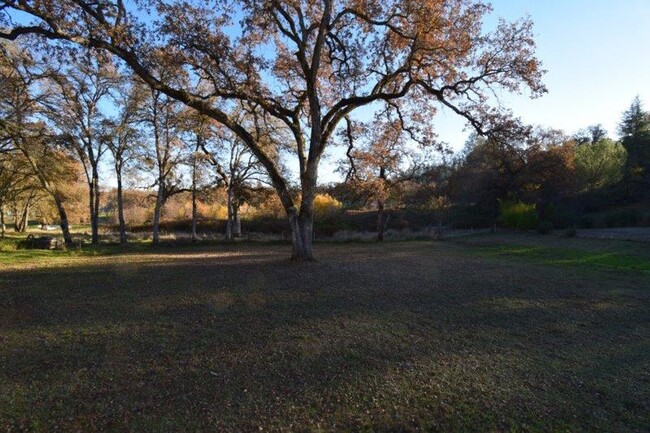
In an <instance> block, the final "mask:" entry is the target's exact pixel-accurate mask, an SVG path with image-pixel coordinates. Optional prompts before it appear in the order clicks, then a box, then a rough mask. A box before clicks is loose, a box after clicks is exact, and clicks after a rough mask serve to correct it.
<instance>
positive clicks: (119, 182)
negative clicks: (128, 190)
mask: <svg viewBox="0 0 650 433" xmlns="http://www.w3.org/2000/svg"><path fill="white" fill-rule="evenodd" d="M117 219H118V222H119V225H120V244H125V243H126V242H127V241H126V222H125V221H124V198H123V197H122V173H120V172H119V171H118V172H117Z"/></svg>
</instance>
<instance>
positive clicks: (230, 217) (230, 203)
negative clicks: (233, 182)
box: [226, 185, 233, 241]
mask: <svg viewBox="0 0 650 433" xmlns="http://www.w3.org/2000/svg"><path fill="white" fill-rule="evenodd" d="M232 196H233V191H232V187H231V186H230V185H228V198H227V203H226V205H227V207H228V220H227V221H226V239H228V240H229V241H230V240H232V225H233V224H232V223H233V212H232V206H233V199H232Z"/></svg>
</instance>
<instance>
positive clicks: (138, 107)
mask: <svg viewBox="0 0 650 433" xmlns="http://www.w3.org/2000/svg"><path fill="white" fill-rule="evenodd" d="M123 80H124V81H126V82H122V83H121V86H118V88H117V89H116V93H115V94H116V98H119V99H120V100H119V101H116V102H119V103H120V104H119V105H118V107H119V111H118V113H117V115H116V116H115V117H114V118H112V119H107V120H106V121H105V123H104V128H103V130H104V136H103V137H102V140H104V141H105V142H106V145H107V146H108V149H109V150H110V152H111V154H112V156H113V168H114V170H115V179H116V181H117V189H116V196H117V197H116V199H117V214H118V225H119V232H120V243H122V244H124V243H126V242H127V238H126V220H125V217H124V198H123V191H124V172H125V170H126V169H127V168H128V167H129V166H130V165H131V164H133V163H134V162H135V161H136V160H137V158H138V157H139V156H141V155H142V151H143V149H142V147H143V146H142V141H143V136H142V135H143V134H142V131H141V123H142V118H141V113H142V110H143V105H144V104H145V101H146V98H147V89H146V87H145V86H144V85H143V84H141V83H139V82H138V81H137V80H134V79H126V77H123Z"/></svg>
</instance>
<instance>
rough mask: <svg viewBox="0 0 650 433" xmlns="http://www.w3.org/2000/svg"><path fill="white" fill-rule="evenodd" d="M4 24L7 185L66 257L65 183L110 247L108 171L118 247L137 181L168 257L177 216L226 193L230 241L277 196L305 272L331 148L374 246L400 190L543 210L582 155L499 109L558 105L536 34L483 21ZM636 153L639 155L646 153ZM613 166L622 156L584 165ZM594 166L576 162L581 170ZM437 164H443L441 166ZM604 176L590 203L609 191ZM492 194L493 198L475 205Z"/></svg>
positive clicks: (441, 14) (363, 6) (225, 6)
mask: <svg viewBox="0 0 650 433" xmlns="http://www.w3.org/2000/svg"><path fill="white" fill-rule="evenodd" d="M0 9H1V10H2V14H1V15H0V39H3V40H5V41H6V42H4V43H3V45H2V50H3V57H2V62H3V64H2V80H3V82H5V84H4V85H3V86H2V89H3V90H2V91H3V95H2V104H3V105H2V123H1V124H0V127H1V128H2V154H3V158H4V159H5V160H7V161H9V162H8V163H7V164H14V165H16V166H17V167H18V166H20V167H23V168H20V169H19V168H11V169H8V170H3V173H4V172H7V173H17V172H22V173H31V175H30V176H28V177H29V178H30V179H31V180H30V182H32V183H33V184H35V185H38V186H39V188H40V190H41V191H45V192H46V194H47V195H48V196H49V197H50V198H51V200H52V201H53V202H54V203H55V207H56V209H57V212H58V214H59V220H60V222H61V228H62V230H63V232H64V237H65V239H66V242H71V237H70V233H69V230H68V226H69V224H68V221H67V219H68V218H67V211H66V205H68V204H69V199H68V197H67V196H66V191H65V189H66V187H69V186H70V183H71V181H70V180H68V181H66V180H65V179H66V176H68V177H69V178H70V179H71V178H72V177H74V176H75V174H79V173H81V174H82V178H83V179H84V181H85V183H86V190H87V193H86V198H87V201H88V205H87V207H88V213H89V215H90V218H89V220H90V223H91V231H92V241H93V242H98V221H99V220H98V218H99V213H100V197H101V194H102V189H101V187H100V185H99V167H100V164H101V162H102V161H104V162H106V161H107V160H108V159H109V157H110V159H111V160H112V163H113V166H114V167H113V168H114V176H115V178H116V179H117V193H116V194H117V208H118V215H119V216H118V220H119V226H120V238H121V240H122V241H126V232H125V220H124V216H123V209H122V201H123V200H122V192H121V191H122V190H123V188H124V185H123V180H125V179H126V180H128V179H130V178H131V177H132V176H135V174H134V173H136V172H137V173H138V174H137V175H138V176H142V177H143V178H144V179H148V180H149V182H150V185H149V186H151V187H153V189H154V190H155V207H154V211H153V218H152V225H153V239H154V242H157V241H158V239H159V233H158V226H159V222H160V217H161V210H162V209H163V207H164V205H165V203H166V202H167V201H168V200H169V199H170V197H173V196H175V195H177V194H181V193H183V194H188V193H189V194H190V195H191V197H192V202H193V209H196V201H197V196H198V195H200V194H199V192H200V191H201V190H202V189H203V188H204V187H205V186H206V184H210V185H212V186H213V187H217V186H222V187H223V188H225V189H226V190H227V197H228V201H229V204H228V215H229V218H228V221H229V227H230V229H229V230H230V232H232V230H233V229H234V227H236V223H235V220H236V219H237V216H238V215H237V214H238V205H237V203H240V202H241V200H240V198H241V197H243V196H244V195H245V194H246V190H250V189H256V188H257V189H263V188H264V185H265V184H268V185H270V186H271V187H272V188H273V190H274V191H275V193H276V194H277V197H278V199H279V202H280V203H281V206H282V208H283V209H284V212H285V215H286V219H287V222H288V224H289V226H290V228H291V238H292V245H293V253H292V257H293V258H294V259H296V260H310V259H312V258H313V252H312V239H313V235H314V233H313V227H314V214H315V208H314V203H315V199H316V197H317V195H318V194H319V191H321V190H322V187H321V186H319V183H318V179H319V168H320V167H321V165H322V164H321V161H322V159H323V158H324V156H325V155H326V151H327V150H328V149H330V148H332V146H337V145H338V146H343V147H344V148H345V149H347V152H346V157H347V158H346V160H345V161H344V163H342V166H341V171H342V173H344V175H345V178H346V181H347V182H346V185H356V187H357V188H358V189H361V190H365V191H367V192H368V193H369V194H371V195H372V202H373V203H374V205H373V206H376V208H377V210H378V216H377V225H378V232H379V237H381V233H382V230H381V227H383V226H384V225H385V224H384V222H383V221H384V209H385V208H386V205H387V204H390V201H391V194H392V192H391V191H394V190H396V189H399V188H403V187H404V186H405V185H413V184H418V183H419V184H425V188H424V190H427V189H428V190H430V191H432V194H433V195H432V196H429V197H428V198H427V197H422V200H424V202H426V203H428V204H429V205H431V206H433V207H434V208H436V209H440V213H441V215H442V214H444V212H445V209H448V208H450V207H451V206H452V205H457V204H459V203H460V204H476V203H480V202H481V200H489V201H490V203H491V204H493V202H494V200H492V199H493V198H496V199H498V200H504V198H503V197H507V198H508V199H513V200H514V199H518V197H519V196H521V197H527V196H526V194H528V193H529V192H530V191H532V190H533V189H534V188H533V185H537V188H538V189H540V188H541V187H540V185H544V184H545V183H547V184H548V188H547V187H546V186H545V187H544V188H541V189H543V191H545V192H543V193H540V194H542V195H543V194H547V195H549V196H551V195H553V194H554V193H553V192H552V191H553V190H552V188H556V189H557V190H556V193H557V194H561V193H562V194H563V193H565V192H566V191H567V188H568V187H566V186H560V185H551V183H552V182H551V180H555V179H560V178H562V177H561V176H560V175H559V174H557V173H555V174H553V173H552V172H551V171H549V170H552V169H557V167H558V166H560V165H561V163H559V162H558V161H562V160H563V158H564V159H566V158H565V155H564V154H565V153H571V152H568V151H565V150H566V149H565V147H567V146H564V145H562V146H558V145H557V140H558V139H559V137H558V136H557V135H558V134H556V133H554V132H553V131H540V130H536V129H535V128H531V127H530V126H528V125H524V124H523V123H522V122H521V121H520V120H519V119H518V118H517V117H514V116H513V115H512V114H511V113H510V112H509V111H508V110H507V108H505V107H502V106H501V105H500V104H498V103H497V100H496V99H495V98H494V97H493V95H495V94H497V95H498V94H500V93H507V92H523V91H527V92H528V93H529V95H530V96H531V97H538V96H541V95H543V94H544V93H545V91H546V89H545V87H544V85H543V83H542V76H543V73H544V70H543V68H542V66H541V63H540V62H539V60H538V59H537V58H536V57H535V41H534V39H533V36H532V35H533V31H532V22H531V21H530V20H529V19H522V20H517V21H514V22H507V21H504V20H501V21H499V22H498V24H496V25H494V26H492V27H491V28H487V26H486V25H485V24H484V22H485V17H486V16H488V14H489V13H490V12H491V8H490V6H489V5H487V4H484V3H481V2H477V1H473V0H444V1H437V0H431V1H421V0H420V1H415V0H413V1H411V0H406V1H405V0H400V1H397V0H395V1H378V0H370V1H364V2H358V1H334V0H322V1H275V0H268V1H267V0H264V1H254V2H248V1H247V2H243V1H242V2H239V1H235V2H221V1H212V2H210V1H208V2H204V1H196V2H195V1H190V2H181V1H162V0H146V1H144V0H142V1H140V0H133V1H129V2H125V1H123V0H108V1H101V2H95V1H84V0H75V1H72V0H56V1H55V0H40V1H15V0H2V1H0ZM441 107H444V108H445V109H446V110H450V111H451V112H453V113H455V114H456V115H458V116H460V117H462V118H463V119H465V121H466V122H467V124H468V126H469V127H470V128H471V129H472V130H474V131H475V133H476V137H477V138H476V139H474V140H473V142H472V143H471V145H470V146H468V149H467V152H466V153H465V154H464V155H463V157H461V158H456V159H453V161H451V162H449V161H447V159H446V156H445V148H444V145H443V144H441V143H438V142H437V141H436V138H435V130H434V128H433V124H432V121H431V119H433V118H434V115H435V113H436V112H437V111H438V110H440V109H441ZM638 114H639V113H637V115H638ZM630 115H633V114H632V113H631V114H630ZM643 116H646V117H647V114H643ZM643 116H642V117H643ZM641 123H643V122H641ZM626 134H630V137H628V138H625V137H626V136H627V135H626ZM635 134H636V135H635ZM623 135H624V139H623V143H624V144H623V145H624V146H628V145H627V144H625V143H626V141H625V140H628V142H629V141H630V140H639V138H638V134H637V133H636V132H634V131H627V132H624V133H623ZM632 137H634V138H632ZM641 140H643V139H641ZM565 141H566V140H565ZM574 141H575V142H577V141H576V140H574ZM597 141H598V142H600V141H602V140H597ZM599 146H600V147H602V148H603V149H604V152H610V151H611V152H613V153H614V154H617V152H618V151H617V150H616V149H610V148H611V146H610V145H608V144H593V145H591V147H589V148H588V149H592V150H595V149H599V148H600V147H599ZM608 146H609V147H608ZM580 148H584V149H587V147H584V146H582V145H579V146H578V147H576V151H575V152H573V154H575V155H578V154H582V153H584V154H585V155H582V156H580V157H579V158H577V160H576V161H582V162H585V161H587V160H588V159H589V156H588V155H587V153H589V152H587V151H586V150H580V152H578V151H577V149H580ZM634 149H636V147H635V148H634ZM634 149H632V148H630V149H627V148H626V168H625V170H624V173H623V180H622V182H623V183H624V185H625V186H626V194H627V196H628V197H630V198H633V197H636V196H637V195H638V194H639V192H638V190H639V189H640V188H641V185H642V183H643V182H644V181H645V177H646V175H645V171H644V164H645V162H644V161H645V160H644V158H645V156H644V154H643V152H641V153H638V154H637V153H634V152H636V150H634ZM596 153H598V154H600V153H601V152H600V153H599V152H596ZM433 154H435V155H438V156H440V155H442V158H443V160H444V162H445V163H444V164H432V163H431V161H432V160H433V159H432V155H433ZM619 154H620V152H619ZM16 155H20V157H17V156H16ZM619 156H620V155H619ZM567 164H568V163H567ZM580 164H581V163H580V162H578V166H580ZM551 166H552V167H553V168H551ZM578 166H576V167H574V168H575V170H578V171H579V170H583V169H584V170H588V168H587V167H586V166H585V167H583V168H578ZM204 167H211V171H210V170H204V169H203V168H204ZM487 168H489V169H487ZM591 168H594V167H591ZM204 171H205V172H210V173H212V174H211V175H209V176H208V177H207V178H206V179H203V178H202V175H201V173H203V172H204ZM215 173H216V174H215ZM527 176H528V178H527ZM584 176H586V177H588V176H587V175H586V174H585V175H584ZM594 176H595V177H594V179H592V180H590V181H589V182H591V185H590V186H589V187H588V189H591V190H593V189H594V188H597V189H598V188H601V187H603V186H602V185H599V184H598V182H602V179H599V178H598V176H599V174H594ZM18 177H20V176H18ZM16 179H17V178H14V180H12V181H10V182H15V181H16ZM294 179H296V181H295V182H294ZM427 179H428V180H429V181H430V182H429V183H428V184H427V182H428V181H427ZM529 181H531V182H529ZM21 182H22V181H21ZM608 182H610V181H609V180H608V181H607V182H606V183H608ZM472 184H475V185H476V187H471V186H468V185H472ZM479 187H480V188H479ZM582 187H583V188H587V187H586V186H584V185H583V186H582ZM345 188H346V186H344V187H342V188H339V189H345ZM481 188H483V189H485V188H488V190H489V191H488V193H487V194H484V195H481V196H480V197H476V196H475V197H472V193H474V194H475V195H476V194H477V193H478V191H480V190H481ZM576 188H577V187H576ZM19 189H20V188H17V187H14V186H12V187H11V188H7V190H8V191H9V190H11V191H12V193H11V194H14V193H15V191H18V190H19ZM420 189H422V188H420ZM560 189H562V191H560ZM28 190H29V188H27V189H26V190H25V191H28ZM20 194H24V192H21V193H20ZM531 194H532V193H531ZM68 195H69V194H68ZM416 196H417V194H416V195H414V197H416ZM526 199H527V198H526ZM3 200H4V202H9V201H11V198H10V197H9V196H7V197H6V198H4V199H3ZM33 200H36V198H34V199H33ZM487 208H489V206H488V207H487ZM193 221H196V218H193ZM440 221H442V218H441V219H440Z"/></svg>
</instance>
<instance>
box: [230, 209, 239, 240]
mask: <svg viewBox="0 0 650 433" xmlns="http://www.w3.org/2000/svg"><path fill="white" fill-rule="evenodd" d="M232 236H233V237H235V238H239V237H241V221H240V220H239V204H238V203H234V202H233V205H232Z"/></svg>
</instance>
